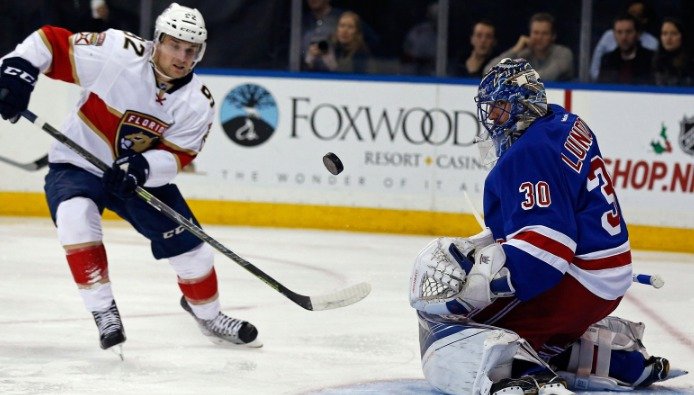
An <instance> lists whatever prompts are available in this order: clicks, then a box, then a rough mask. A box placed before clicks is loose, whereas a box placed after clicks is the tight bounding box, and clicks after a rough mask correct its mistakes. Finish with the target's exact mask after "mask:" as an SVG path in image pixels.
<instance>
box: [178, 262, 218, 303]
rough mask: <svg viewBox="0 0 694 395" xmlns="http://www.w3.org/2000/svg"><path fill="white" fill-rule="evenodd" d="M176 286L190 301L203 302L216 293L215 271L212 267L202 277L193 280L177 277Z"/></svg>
mask: <svg viewBox="0 0 694 395" xmlns="http://www.w3.org/2000/svg"><path fill="white" fill-rule="evenodd" d="M178 287H179V288H181V292H183V295H185V297H186V299H187V300H188V301H189V302H190V303H192V304H201V303H205V302H207V301H208V300H210V299H212V298H214V297H215V296H216V295H217V272H215V270H214V268H212V270H210V272H209V273H207V275H205V276H204V277H201V278H196V279H193V280H184V279H182V278H180V277H179V278H178Z"/></svg>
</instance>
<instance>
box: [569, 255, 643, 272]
mask: <svg viewBox="0 0 694 395" xmlns="http://www.w3.org/2000/svg"><path fill="white" fill-rule="evenodd" d="M571 263H573V264H574V265H576V266H577V267H579V268H581V269H583V270H600V269H612V268H615V267H620V266H625V265H628V264H630V263H631V251H626V252H622V253H621V254H617V255H613V256H608V257H606V258H598V259H590V260H585V259H580V258H574V260H573V262H571Z"/></svg>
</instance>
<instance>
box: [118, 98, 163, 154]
mask: <svg viewBox="0 0 694 395" xmlns="http://www.w3.org/2000/svg"><path fill="white" fill-rule="evenodd" d="M168 127H169V125H168V124H166V123H164V122H163V121H161V120H159V119H156V118H154V117H152V116H151V115H147V114H142V113H139V112H136V111H130V110H128V111H126V112H125V114H123V117H122V118H121V122H120V125H118V131H117V132H116V141H115V144H114V148H115V151H116V152H115V154H116V156H117V157H119V158H120V157H122V156H126V155H133V154H137V153H141V152H144V151H147V150H148V149H150V148H152V147H153V146H155V145H156V144H157V143H158V142H159V140H160V139H161V136H162V135H163V134H164V132H165V131H166V129H168Z"/></svg>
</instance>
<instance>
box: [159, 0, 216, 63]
mask: <svg viewBox="0 0 694 395" xmlns="http://www.w3.org/2000/svg"><path fill="white" fill-rule="evenodd" d="M163 34H166V35H169V36H171V37H173V38H176V39H178V40H183V41H187V42H190V43H193V44H200V48H199V49H198V51H197V54H196V56H195V61H194V63H193V66H195V64H197V63H198V62H200V60H202V56H203V55H204V54H205V47H206V41H207V30H206V29H205V20H204V19H203V17H202V14H201V13H200V11H198V10H197V9H196V8H188V7H183V6H180V5H178V3H171V5H170V6H169V7H168V8H167V9H166V10H164V12H162V13H161V15H159V16H158V17H157V20H156V22H155V23H154V43H155V45H159V44H160V43H161V42H162V40H163V38H164V37H163V36H162V35H163Z"/></svg>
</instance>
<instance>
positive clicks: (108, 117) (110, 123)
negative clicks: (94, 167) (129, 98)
mask: <svg viewBox="0 0 694 395" xmlns="http://www.w3.org/2000/svg"><path fill="white" fill-rule="evenodd" d="M80 113H81V115H82V116H83V117H82V118H83V120H86V121H88V122H87V123H88V124H89V127H90V128H91V129H92V130H94V132H95V133H97V134H100V135H101V138H103V139H104V140H105V141H106V142H107V143H108V145H109V146H111V152H115V151H114V149H113V145H114V144H115V143H116V133H117V131H118V125H119V124H120V116H118V115H116V114H114V113H112V112H111V111H109V109H108V106H107V105H106V102H104V101H103V100H101V98H100V97H99V96H97V95H96V94H94V93H89V97H88V98H87V101H86V102H84V104H82V107H81V108H80Z"/></svg>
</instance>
